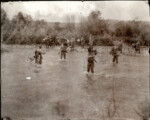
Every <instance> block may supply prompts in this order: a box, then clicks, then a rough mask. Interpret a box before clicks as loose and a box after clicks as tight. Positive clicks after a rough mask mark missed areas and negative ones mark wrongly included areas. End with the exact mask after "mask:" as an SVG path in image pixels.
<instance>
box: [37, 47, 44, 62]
mask: <svg viewBox="0 0 150 120" xmlns="http://www.w3.org/2000/svg"><path fill="white" fill-rule="evenodd" d="M36 51H37V52H36V54H37V60H36V62H37V63H38V64H42V59H43V57H42V50H41V49H37V50H36Z"/></svg>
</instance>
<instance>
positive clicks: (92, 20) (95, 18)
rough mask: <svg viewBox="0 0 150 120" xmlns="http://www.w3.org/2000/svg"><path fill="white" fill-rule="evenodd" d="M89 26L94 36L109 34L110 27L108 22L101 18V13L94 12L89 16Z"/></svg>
mask: <svg viewBox="0 0 150 120" xmlns="http://www.w3.org/2000/svg"><path fill="white" fill-rule="evenodd" d="M87 25H88V30H89V32H90V34H92V35H98V34H104V33H105V32H108V25H107V23H106V21H105V20H103V19H102V18H101V11H92V12H91V13H90V15H89V16H88V21H87Z"/></svg>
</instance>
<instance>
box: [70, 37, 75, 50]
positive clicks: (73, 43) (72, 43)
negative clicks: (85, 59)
mask: <svg viewBox="0 0 150 120" xmlns="http://www.w3.org/2000/svg"><path fill="white" fill-rule="evenodd" d="M74 46H75V38H73V37H72V38H71V42H70V47H71V51H73V50H74Z"/></svg>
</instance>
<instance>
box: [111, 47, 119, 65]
mask: <svg viewBox="0 0 150 120" xmlns="http://www.w3.org/2000/svg"><path fill="white" fill-rule="evenodd" d="M110 54H111V55H112V56H113V60H112V61H113V63H114V62H116V63H118V56H119V55H118V51H117V49H115V48H114V47H113V48H112V49H111V51H110Z"/></svg>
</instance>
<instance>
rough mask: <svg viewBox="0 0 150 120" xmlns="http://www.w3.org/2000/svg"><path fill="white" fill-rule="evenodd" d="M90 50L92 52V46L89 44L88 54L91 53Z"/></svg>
mask: <svg viewBox="0 0 150 120" xmlns="http://www.w3.org/2000/svg"><path fill="white" fill-rule="evenodd" d="M92 52H93V46H92V45H90V46H89V47H88V54H89V55H91V54H92Z"/></svg>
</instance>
